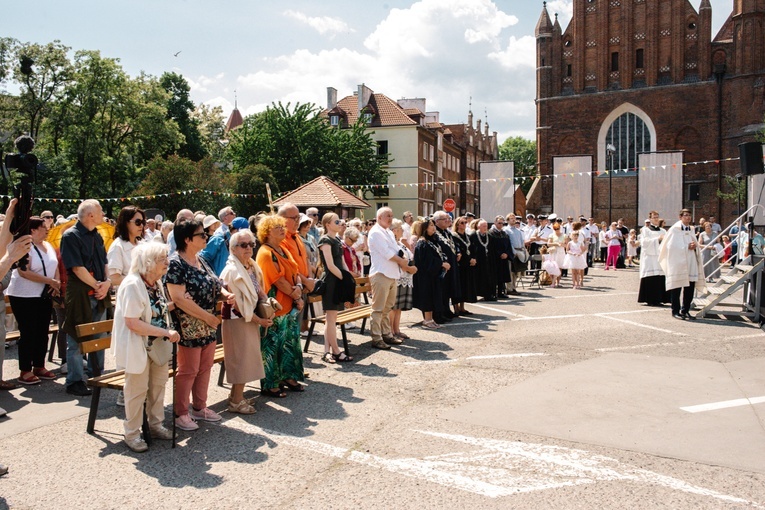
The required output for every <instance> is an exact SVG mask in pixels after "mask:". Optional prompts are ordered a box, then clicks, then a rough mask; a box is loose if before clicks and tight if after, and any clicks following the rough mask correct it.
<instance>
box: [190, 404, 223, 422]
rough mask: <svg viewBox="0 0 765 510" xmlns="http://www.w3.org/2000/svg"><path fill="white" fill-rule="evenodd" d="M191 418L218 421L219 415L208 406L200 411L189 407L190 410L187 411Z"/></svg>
mask: <svg viewBox="0 0 765 510" xmlns="http://www.w3.org/2000/svg"><path fill="white" fill-rule="evenodd" d="M189 414H190V415H191V417H192V418H194V419H195V420H202V421H220V415H219V414H218V413H216V412H215V411H213V410H212V409H210V408H209V407H205V408H204V409H202V410H201V411H197V410H196V409H194V408H191V412H190V413H189Z"/></svg>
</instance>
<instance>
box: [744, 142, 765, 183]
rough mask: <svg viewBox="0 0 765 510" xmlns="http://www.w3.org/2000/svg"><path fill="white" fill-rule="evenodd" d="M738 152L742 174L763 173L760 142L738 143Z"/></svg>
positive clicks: (764, 168) (764, 167)
mask: <svg viewBox="0 0 765 510" xmlns="http://www.w3.org/2000/svg"><path fill="white" fill-rule="evenodd" d="M738 152H739V156H740V157H741V161H740V163H741V173H742V174H744V175H756V174H761V173H765V166H764V165H763V163H762V144H761V143H760V142H747V143H740V144H738Z"/></svg>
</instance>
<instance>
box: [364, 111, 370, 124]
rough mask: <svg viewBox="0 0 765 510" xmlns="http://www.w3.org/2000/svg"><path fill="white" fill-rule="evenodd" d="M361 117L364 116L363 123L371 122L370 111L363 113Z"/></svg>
mask: <svg viewBox="0 0 765 510" xmlns="http://www.w3.org/2000/svg"><path fill="white" fill-rule="evenodd" d="M363 118H364V123H365V124H371V123H372V114H371V113H365V114H364V117H363Z"/></svg>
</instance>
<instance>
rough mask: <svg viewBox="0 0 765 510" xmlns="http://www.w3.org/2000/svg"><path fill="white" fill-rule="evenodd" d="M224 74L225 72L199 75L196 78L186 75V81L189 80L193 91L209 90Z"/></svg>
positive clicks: (220, 80) (221, 79) (219, 81)
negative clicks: (213, 74)
mask: <svg viewBox="0 0 765 510" xmlns="http://www.w3.org/2000/svg"><path fill="white" fill-rule="evenodd" d="M225 76H226V75H225V73H219V74H216V75H215V76H205V75H200V76H199V77H197V78H196V79H194V78H188V77H187V78H186V81H188V82H189V87H191V89H192V90H193V91H195V92H210V89H212V88H215V85H217V84H219V83H221V82H222V81H223V78H225Z"/></svg>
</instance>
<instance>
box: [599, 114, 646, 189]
mask: <svg viewBox="0 0 765 510" xmlns="http://www.w3.org/2000/svg"><path fill="white" fill-rule="evenodd" d="M606 144H612V145H613V146H614V147H616V151H615V152H614V157H613V167H612V166H611V161H610V160H607V169H608V170H623V169H634V168H635V167H636V166H637V162H638V154H640V153H643V152H650V151H651V133H650V131H649V130H648V126H646V124H645V123H644V122H643V120H642V119H641V118H640V117H638V116H637V115H635V114H634V113H624V114H622V115H621V116H619V118H617V119H616V120H615V121H614V122H613V124H611V127H609V128H608V133H607V134H606ZM629 174H630V175H634V171H633V170H631V171H630V172H629ZM616 175H627V173H624V172H621V171H620V172H617V173H616Z"/></svg>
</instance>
